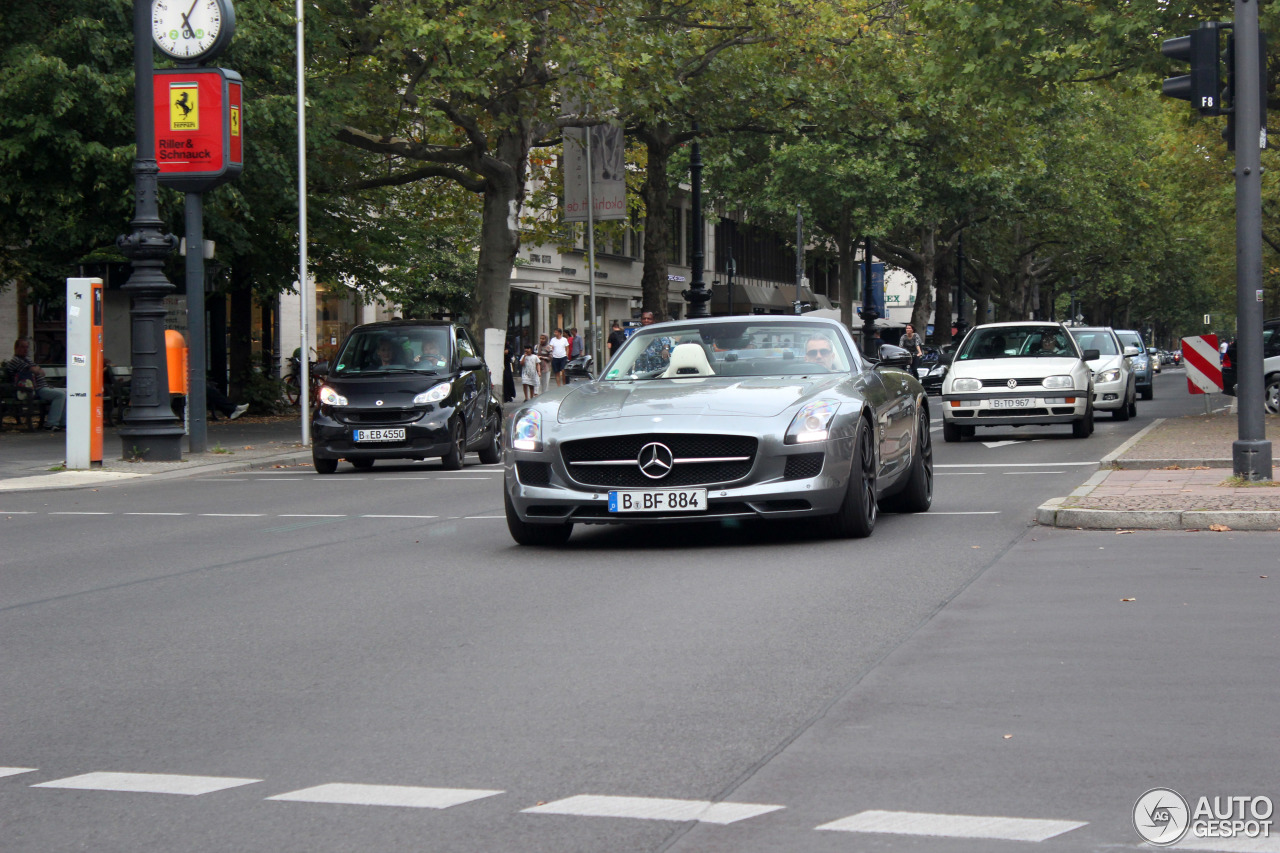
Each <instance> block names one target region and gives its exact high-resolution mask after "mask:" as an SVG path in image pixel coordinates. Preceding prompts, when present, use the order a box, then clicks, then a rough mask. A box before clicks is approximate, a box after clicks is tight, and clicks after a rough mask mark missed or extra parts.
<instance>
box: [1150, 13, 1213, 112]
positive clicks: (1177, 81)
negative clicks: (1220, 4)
mask: <svg viewBox="0 0 1280 853" xmlns="http://www.w3.org/2000/svg"><path fill="white" fill-rule="evenodd" d="M1160 52H1161V53H1163V54H1164V55H1165V56H1167V57H1169V58H1170V59H1177V60H1180V61H1182V62H1187V63H1190V64H1191V73H1190V74H1184V75H1183V76H1181V77H1166V78H1165V81H1164V86H1163V87H1162V92H1163V94H1165V95H1166V96H1168V97H1170V98H1181V99H1182V100H1184V101H1190V102H1191V106H1192V107H1194V108H1195V109H1196V110H1199V112H1200V115H1205V116H1216V115H1222V113H1223V112H1224V111H1223V109H1222V108H1221V105H1220V103H1219V90H1220V89H1221V88H1222V83H1221V74H1220V73H1219V65H1218V61H1219V59H1218V24H1216V23H1209V24H1201V25H1200V26H1199V27H1197V28H1196V29H1194V30H1192V31H1191V35H1188V36H1182V37H1180V38H1173V39H1165V40H1164V43H1163V44H1162V45H1160Z"/></svg>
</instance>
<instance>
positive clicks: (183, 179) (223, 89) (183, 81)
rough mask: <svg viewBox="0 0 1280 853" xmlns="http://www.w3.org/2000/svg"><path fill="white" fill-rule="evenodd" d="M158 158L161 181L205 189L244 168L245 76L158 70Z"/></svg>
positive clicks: (222, 70)
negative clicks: (243, 108) (243, 118)
mask: <svg viewBox="0 0 1280 853" xmlns="http://www.w3.org/2000/svg"><path fill="white" fill-rule="evenodd" d="M153 85H154V88H155V134H156V162H157V163H158V164H159V166H160V183H162V184H164V185H165V186H168V187H173V188H175V189H179V190H182V191H184V192H196V193H199V192H207V191H208V190H211V189H213V188H214V187H216V186H218V185H219V184H224V183H226V182H227V181H230V180H233V179H235V178H236V177H237V176H239V174H240V172H241V170H242V169H243V167H244V136H243V127H244V125H243V122H242V120H241V118H242V117H241V112H242V106H243V105H242V102H241V97H242V91H241V89H242V85H243V84H242V81H241V79H240V75H239V74H237V73H236V72H234V71H231V70H228V69H226V68H163V69H157V70H156V72H155V81H154V84H153Z"/></svg>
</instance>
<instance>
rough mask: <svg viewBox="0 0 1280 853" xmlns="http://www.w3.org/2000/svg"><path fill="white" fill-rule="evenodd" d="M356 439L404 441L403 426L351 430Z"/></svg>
mask: <svg viewBox="0 0 1280 853" xmlns="http://www.w3.org/2000/svg"><path fill="white" fill-rule="evenodd" d="M353 432H354V433H355V440H356V441H404V427H398V428H396V429H357V430H353Z"/></svg>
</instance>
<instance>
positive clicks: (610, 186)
mask: <svg viewBox="0 0 1280 853" xmlns="http://www.w3.org/2000/svg"><path fill="white" fill-rule="evenodd" d="M573 109H574V105H573V103H572V102H571V101H567V100H566V103H565V111H566V112H569V111H570V110H573ZM588 136H589V137H590V139H591V171H592V176H591V185H590V188H591V196H593V197H594V198H593V200H594V201H595V215H594V219H595V221H597V222H600V221H602V220H605V219H626V218H627V181H626V165H627V164H626V157H625V151H626V139H625V137H624V135H623V133H622V128H620V127H616V126H614V125H611V124H598V125H596V126H595V127H566V128H565V129H564V152H563V154H562V155H561V164H562V166H563V168H564V221H565V222H586V221H587V204H588V201H587V199H588V194H587V139H588Z"/></svg>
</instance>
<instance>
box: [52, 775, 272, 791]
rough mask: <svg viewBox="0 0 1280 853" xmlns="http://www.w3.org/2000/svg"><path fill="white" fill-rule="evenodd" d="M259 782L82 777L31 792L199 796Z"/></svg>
mask: <svg viewBox="0 0 1280 853" xmlns="http://www.w3.org/2000/svg"><path fill="white" fill-rule="evenodd" d="M261 781H262V780H261V779H236V778H232V777H230V776H177V775H172V774H166V773H105V772H98V773H85V774H83V775H80V776H69V777H68V778H66V779H55V780H54V781H52V782H41V783H40V784H38V785H32V786H31V787H33V788H74V789H77V790H82V791H128V792H131V793H137V794H183V795H185V796H198V795H200V794H211V793H213V792H214V791H223V790H226V789H227V788H237V787H239V786H241V785H252V784H253V783H254V782H261Z"/></svg>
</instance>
